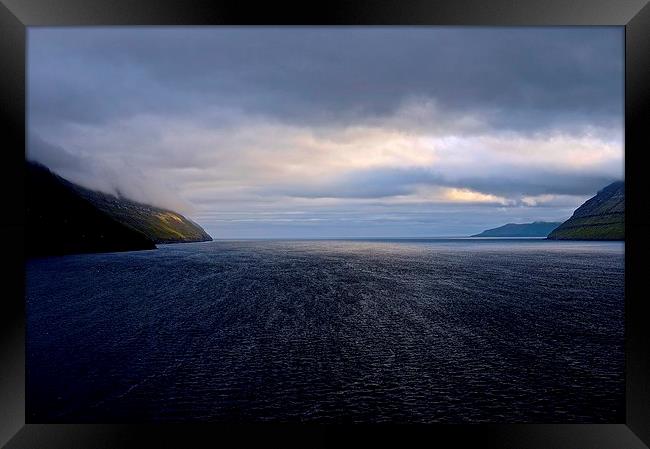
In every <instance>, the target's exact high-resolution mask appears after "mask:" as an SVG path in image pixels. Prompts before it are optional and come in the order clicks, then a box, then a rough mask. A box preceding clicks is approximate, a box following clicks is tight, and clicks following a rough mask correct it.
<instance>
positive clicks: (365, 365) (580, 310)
mask: <svg viewBox="0 0 650 449" xmlns="http://www.w3.org/2000/svg"><path fill="white" fill-rule="evenodd" d="M623 273H624V260H623V244H622V243H595V242H550V241H546V240H521V239H512V240H494V239H481V240H477V239H471V240H470V239H455V240H450V239H431V240H426V239H419V240H406V241H405V240H385V241H380V240H365V241H361V240H357V241H327V240H322V241H215V242H210V243H197V244H181V245H163V246H161V247H160V249H158V250H155V251H142V252H131V253H114V254H96V255H78V256H66V257H55V258H45V259H35V260H31V261H29V262H28V264H27V307H28V311H27V312H28V331H27V388H28V391H27V393H28V397H27V408H28V411H27V413H28V418H27V419H28V421H29V422H52V421H62V422H66V421H67V422H82V421H98V422H111V421H148V420H158V421H160V420H170V421H180V420H218V421H265V420H273V421H312V420H313V421H324V422H357V421H360V422H376V421H398V422H622V421H623V405H624V402H623V400H624V399H623V395H624V377H623V360H624V354H623V277H624V276H623Z"/></svg>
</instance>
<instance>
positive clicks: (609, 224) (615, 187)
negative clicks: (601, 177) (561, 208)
mask: <svg viewBox="0 0 650 449" xmlns="http://www.w3.org/2000/svg"><path fill="white" fill-rule="evenodd" d="M548 238H549V239H555V240H624V239H625V183H624V182H623V181H618V182H614V183H612V184H610V185H608V186H607V187H605V188H604V189H602V190H600V191H599V192H598V193H597V194H596V196H594V197H593V198H590V199H589V200H587V201H586V202H585V203H584V204H583V205H582V206H580V207H579V208H578V209H576V211H575V212H574V213H573V216H572V217H571V218H569V219H568V220H567V221H565V222H564V223H562V224H561V225H560V226H559V227H558V228H557V229H555V230H554V231H553V232H551V233H550V234H549V236H548Z"/></svg>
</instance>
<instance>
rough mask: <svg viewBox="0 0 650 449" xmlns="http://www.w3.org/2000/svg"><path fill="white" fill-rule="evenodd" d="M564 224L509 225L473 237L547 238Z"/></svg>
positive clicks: (541, 222)
mask: <svg viewBox="0 0 650 449" xmlns="http://www.w3.org/2000/svg"><path fill="white" fill-rule="evenodd" d="M561 224H562V223H556V222H549V221H536V222H533V223H508V224H506V225H503V226H499V227H498V228H494V229H487V230H485V231H483V232H481V233H480V234H476V235H472V237H546V236H547V235H548V234H549V233H550V232H551V231H552V230H553V229H555V228H557V227H558V226H560V225H561Z"/></svg>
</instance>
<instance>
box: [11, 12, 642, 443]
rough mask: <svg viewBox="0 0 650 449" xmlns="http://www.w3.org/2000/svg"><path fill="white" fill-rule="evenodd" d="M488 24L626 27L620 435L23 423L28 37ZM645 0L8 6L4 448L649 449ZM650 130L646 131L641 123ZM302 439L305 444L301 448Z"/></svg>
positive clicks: (580, 430) (601, 427) (564, 429)
mask: <svg viewBox="0 0 650 449" xmlns="http://www.w3.org/2000/svg"><path fill="white" fill-rule="evenodd" d="M226 24H227V25H258V24H268V25H298V24H301V25H480V26H549V25H551V26H553V25H585V26H586V25H616V26H624V27H625V58H626V73H625V83H626V88H625V153H626V154H625V177H626V193H625V194H626V206H625V207H626V223H625V227H626V231H625V233H626V243H625V262H626V269H625V308H626V413H625V423H623V424H588V425H582V424H543V425H542V424H513V425H508V424H503V425H495V424H486V425H483V424H477V425H442V424H440V425H430V426H395V427H392V426H359V427H345V428H341V427H333V426H311V425H310V426H296V425H292V426H255V427H254V428H253V429H251V428H250V427H249V426H245V427H241V426H240V427H232V426H230V427H228V428H226V427H223V426H220V425H219V424H206V425H187V424H183V425H181V424H179V425H169V424H165V425H153V424H151V425H141V426H137V425H103V424H101V425H100V424H98V425H61V424H47V425H46V424H25V366H24V364H25V311H24V305H25V303H24V286H23V283H24V255H23V247H24V239H25V238H33V237H34V236H26V235H25V233H24V218H23V217H24V192H23V174H22V170H23V167H24V148H25V117H26V116H25V95H26V89H25V79H26V76H25V75H26V65H25V62H26V58H25V51H26V28H27V27H30V26H46V25H47V26H94V25H226ZM648 30H650V6H649V5H648V0H572V1H563V0H552V1H539V0H492V1H487V0H456V1H453V0H444V1H435V0H434V1H426V0H411V1H408V2H405V1H403V2H399V1H398V0H365V1H344V0H340V1H333V0H330V1H327V2H319V3H317V4H314V3H310V2H304V3H290V2H286V3H280V2H266V3H263V2H259V3H257V2H250V1H239V2H236V1H231V0H227V1H226V0H218V1H187V0H186V1H183V0H138V1H136V0H131V1H128V0H0V98H1V102H0V115H1V120H0V126H2V134H1V137H2V140H3V141H4V142H5V144H4V145H2V148H3V150H2V156H3V157H2V162H3V164H2V167H3V174H2V176H0V183H1V187H2V189H1V190H0V192H2V195H3V199H4V204H3V206H4V207H3V210H4V212H5V214H4V216H3V219H2V220H0V222H1V226H2V234H1V235H3V236H4V239H3V248H4V250H5V251H4V253H5V254H4V259H5V262H6V264H5V265H6V268H4V269H3V270H2V273H3V282H2V285H3V287H4V290H5V294H3V295H2V299H1V300H0V304H1V305H0V307H1V312H0V339H1V340H0V341H1V343H0V348H1V349H0V445H4V444H6V446H5V447H7V448H11V449H16V448H36V447H38V448H73V447H75V448H76V447H83V448H85V447H91V448H104V447H106V448H109V447H110V448H114V447H204V446H211V447H212V446H214V445H217V444H218V443H220V442H223V441H224V440H223V438H224V434H226V435H227V436H229V437H236V438H237V439H238V440H239V443H242V442H245V441H249V440H252V439H256V440H259V438H260V437H262V438H264V440H263V442H264V443H266V444H268V443H278V444H282V445H286V444H288V443H292V442H298V443H300V444H301V445H305V444H308V445H310V446H313V445H317V444H322V443H333V442H334V441H335V440H336V439H339V438H341V437H342V432H344V433H345V437H346V440H347V441H348V442H350V443H354V442H355V441H356V442H362V441H363V442H364V443H374V442H377V443H379V442H383V443H386V442H388V443H393V444H400V445H406V444H408V443H414V442H415V441H417V440H419V439H421V438H425V440H424V441H425V442H426V443H428V444H436V445H440V443H441V442H445V443H447V444H446V445H445V446H447V445H449V446H453V447H498V448H502V449H506V448H517V449H522V448H562V449H572V448H576V449H577V448H580V449H584V448H602V449H608V448H612V449H614V448H616V449H634V448H639V449H641V448H644V447H646V448H647V447H648V446H650V331H649V329H650V314H649V310H650V307H649V306H648V296H649V295H648V294H647V292H645V290H646V288H645V276H646V275H647V274H646V270H645V268H644V261H645V255H646V254H650V251H649V250H650V245H649V242H650V239H649V238H648V236H649V235H650V204H648V202H647V201H645V199H646V198H647V194H648V192H650V177H648V176H644V171H645V164H644V163H643V162H644V152H645V151H649V150H650V145H648V137H647V135H648V130H647V129H645V128H647V122H648V118H649V117H650V111H649V107H648V105H649V100H650V74H649V73H648V72H649V69H650V39H648V37H649V36H648V34H649V33H648ZM644 125H645V126H644ZM301 439H304V441H300V440H301Z"/></svg>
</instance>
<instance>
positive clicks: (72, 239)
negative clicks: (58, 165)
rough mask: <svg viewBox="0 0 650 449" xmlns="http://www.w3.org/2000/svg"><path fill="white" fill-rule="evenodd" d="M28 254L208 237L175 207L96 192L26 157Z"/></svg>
mask: <svg viewBox="0 0 650 449" xmlns="http://www.w3.org/2000/svg"><path fill="white" fill-rule="evenodd" d="M25 188H26V216H25V219H26V231H27V234H26V244H25V252H26V255H27V256H44V255H57V254H74V253H93V252H112V251H134V250H142V249H154V248H155V247H156V245H155V244H156V243H176V242H197V241H207V240H212V239H211V237H210V236H209V235H208V234H207V233H206V232H205V231H204V230H203V229H202V228H201V227H200V226H199V225H197V224H196V223H194V222H192V221H190V220H188V219H187V218H185V217H183V216H182V215H180V214H177V213H176V212H172V211H169V210H165V209H160V208H157V207H153V206H149V205H146V204H140V203H137V202H134V201H131V200H127V199H124V198H118V197H115V196H113V195H109V194H105V193H101V192H95V191H92V190H88V189H85V188H83V187H81V186H79V185H76V184H73V183H71V182H69V181H67V180H65V179H63V178H62V177H60V176H57V175H55V174H54V173H52V172H51V171H50V170H48V169H47V168H46V167H44V166H42V165H40V164H37V163H32V162H27V163H26V167H25Z"/></svg>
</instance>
